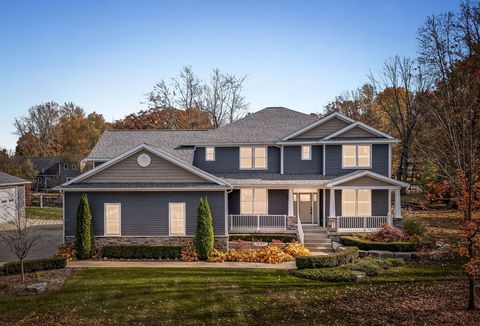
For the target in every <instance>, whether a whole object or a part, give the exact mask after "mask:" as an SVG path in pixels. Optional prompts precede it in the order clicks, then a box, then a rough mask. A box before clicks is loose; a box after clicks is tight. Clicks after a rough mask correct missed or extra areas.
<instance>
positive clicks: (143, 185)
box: [66, 182, 227, 189]
mask: <svg viewBox="0 0 480 326" xmlns="http://www.w3.org/2000/svg"><path fill="white" fill-rule="evenodd" d="M66 188H69V189H75V188H77V189H101V188H108V189H165V188H191V189H205V188H208V189H217V188H218V189H226V188H227V187H225V186H222V185H216V184H212V183H202V182H200V183H199V182H196V183H181V182H180V183H179V182H177V183H158V182H135V183H132V182H127V183H125V182H114V183H73V184H71V185H68V186H67V187H66Z"/></svg>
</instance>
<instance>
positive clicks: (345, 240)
mask: <svg viewBox="0 0 480 326" xmlns="http://www.w3.org/2000/svg"><path fill="white" fill-rule="evenodd" d="M340 242H341V243H342V244H344V245H345V246H354V247H357V248H358V249H360V250H383V251H394V252H398V251H416V250H417V247H418V243H417V242H407V241H401V242H375V241H370V240H366V239H360V238H356V237H351V236H341V237H340Z"/></svg>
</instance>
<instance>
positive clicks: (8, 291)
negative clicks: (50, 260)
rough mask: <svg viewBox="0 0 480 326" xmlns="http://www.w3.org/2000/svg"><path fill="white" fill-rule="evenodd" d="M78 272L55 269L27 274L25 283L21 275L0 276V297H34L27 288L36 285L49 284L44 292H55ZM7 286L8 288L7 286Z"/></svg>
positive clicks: (74, 269)
mask: <svg viewBox="0 0 480 326" xmlns="http://www.w3.org/2000/svg"><path fill="white" fill-rule="evenodd" d="M76 271H78V269H77V268H65V269H53V270H49V271H38V272H33V273H26V274H25V282H22V281H21V275H20V274H14V275H4V276H0V296H25V295H34V294H35V293H34V292H32V291H28V290H26V289H25V288H26V287H27V286H29V285H32V284H35V283H43V282H46V283H47V287H46V289H45V291H44V292H42V293H45V292H51V291H55V290H57V289H59V288H61V287H62V286H63V284H64V283H65V281H66V280H67V279H68V278H69V277H70V275H72V274H73V273H75V272H76ZM5 284H6V286H5Z"/></svg>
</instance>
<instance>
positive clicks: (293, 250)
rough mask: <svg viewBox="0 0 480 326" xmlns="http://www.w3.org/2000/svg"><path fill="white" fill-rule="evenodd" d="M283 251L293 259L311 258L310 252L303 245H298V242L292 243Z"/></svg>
mask: <svg viewBox="0 0 480 326" xmlns="http://www.w3.org/2000/svg"><path fill="white" fill-rule="evenodd" d="M283 251H285V253H287V254H289V255H291V256H293V257H300V256H310V250H308V249H307V248H305V246H304V245H303V244H301V243H298V242H297V241H292V242H290V243H289V244H287V245H286V246H285V248H284V249H283Z"/></svg>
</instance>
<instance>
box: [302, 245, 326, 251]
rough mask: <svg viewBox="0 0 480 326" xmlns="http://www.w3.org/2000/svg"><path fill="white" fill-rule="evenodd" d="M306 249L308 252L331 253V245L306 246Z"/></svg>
mask: <svg viewBox="0 0 480 326" xmlns="http://www.w3.org/2000/svg"><path fill="white" fill-rule="evenodd" d="M306 247H307V248H308V250H310V251H324V250H331V251H333V248H332V246H331V245H327V246H308V245H306Z"/></svg>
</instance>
